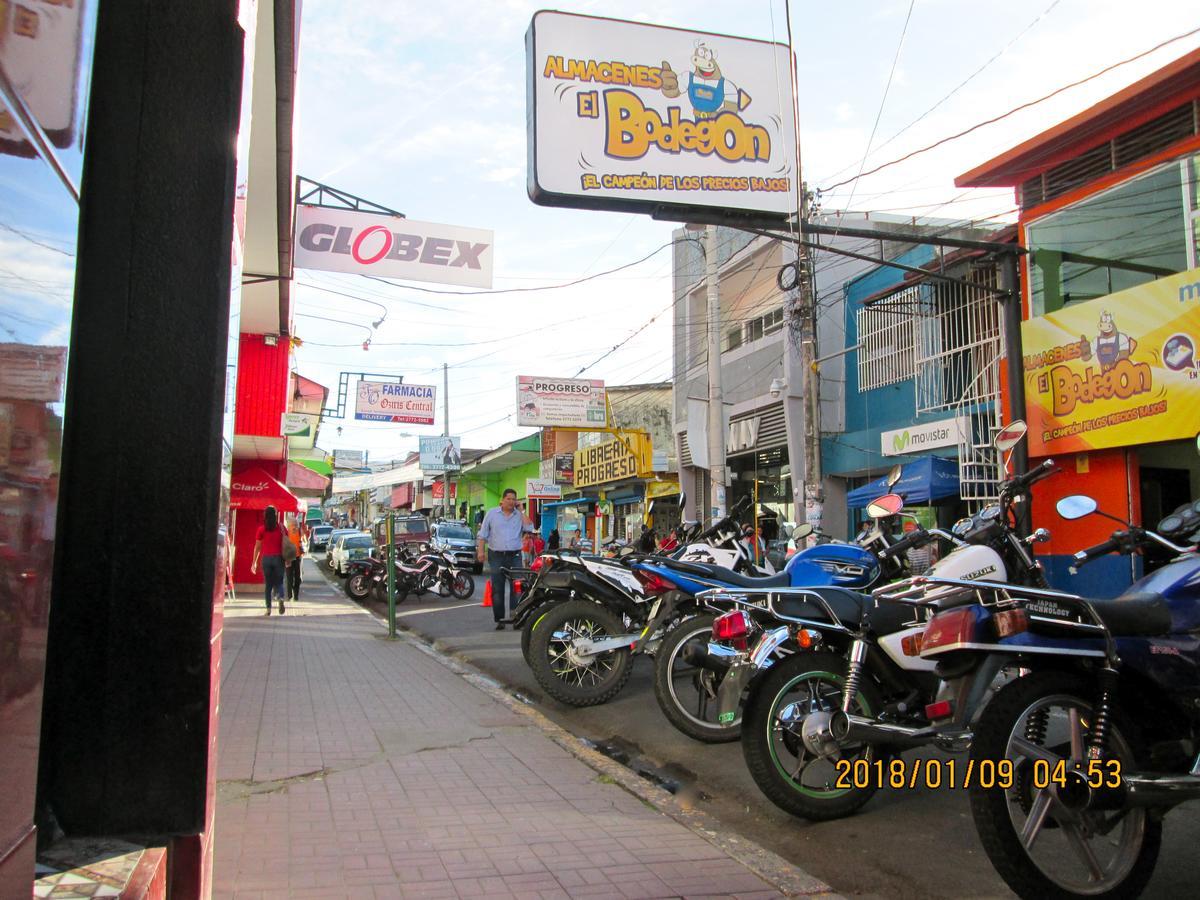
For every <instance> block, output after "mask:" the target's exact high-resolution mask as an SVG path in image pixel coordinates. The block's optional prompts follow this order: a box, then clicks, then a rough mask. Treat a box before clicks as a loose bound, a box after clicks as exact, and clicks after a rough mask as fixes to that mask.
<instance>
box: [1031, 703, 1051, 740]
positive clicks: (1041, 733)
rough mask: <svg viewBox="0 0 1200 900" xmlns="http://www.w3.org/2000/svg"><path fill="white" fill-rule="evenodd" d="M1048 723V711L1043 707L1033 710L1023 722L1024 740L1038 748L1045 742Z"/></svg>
mask: <svg viewBox="0 0 1200 900" xmlns="http://www.w3.org/2000/svg"><path fill="white" fill-rule="evenodd" d="M1049 721H1050V710H1048V709H1046V708H1045V707H1043V708H1042V709H1038V710H1034V711H1033V712H1031V713H1030V714H1029V718H1028V719H1026V720H1025V740H1027V741H1029V743H1031V744H1037V745H1038V746H1039V747H1040V746H1042V744H1044V743H1045V741H1046V725H1047V724H1048V723H1049Z"/></svg>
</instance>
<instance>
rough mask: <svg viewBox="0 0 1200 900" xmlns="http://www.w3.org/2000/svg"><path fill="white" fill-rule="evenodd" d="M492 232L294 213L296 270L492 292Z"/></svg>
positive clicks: (324, 211)
mask: <svg viewBox="0 0 1200 900" xmlns="http://www.w3.org/2000/svg"><path fill="white" fill-rule="evenodd" d="M494 242H495V238H494V237H493V234H492V232H491V231H486V230H484V229H481V228H462V227H459V226H458V225H436V224H434V223H432V222H417V221H414V220H413V219H404V218H401V217H400V216H388V215H381V214H378V213H368V212H359V211H358V210H354V209H328V208H326V207H323V206H307V205H304V204H300V205H298V206H297V207H296V242H295V254H296V268H297V269H323V270H324V271H327V272H349V273H351V274H354V275H378V276H381V277H387V278H403V279H405V280H406V281H432V282H436V283H437V284H458V285H463V286H464V287H481V288H490V287H491V286H492V246H493V244H494Z"/></svg>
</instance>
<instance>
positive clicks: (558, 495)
mask: <svg viewBox="0 0 1200 900" xmlns="http://www.w3.org/2000/svg"><path fill="white" fill-rule="evenodd" d="M525 499H527V500H561V499H562V485H560V484H559V483H558V482H556V481H554V480H553V479H550V480H545V479H541V478H526V479H525Z"/></svg>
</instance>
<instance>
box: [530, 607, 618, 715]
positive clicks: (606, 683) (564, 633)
mask: <svg viewBox="0 0 1200 900" xmlns="http://www.w3.org/2000/svg"><path fill="white" fill-rule="evenodd" d="M535 626H536V627H533V628H532V631H533V634H532V635H531V639H530V643H529V666H530V668H531V669H532V670H533V675H534V677H535V678H536V679H537V681H538V684H540V685H541V686H542V689H543V690H545V692H546V693H547V694H549V695H550V696H551V697H553V698H554V699H555V700H558V701H559V702H560V703H566V704H567V705H568V706H596V705H598V704H600V703H607V702H608V701H609V700H611V699H612V698H613V697H615V696H617V694H619V693H620V692H621V688H623V687H624V686H625V682H626V681H628V680H629V675H630V673H631V672H632V671H633V657H632V656H631V655H630V652H629V648H628V647H621V648H620V649H617V650H608V651H606V652H604V653H597V654H593V655H590V656H589V655H584V654H581V653H580V652H579V651H578V649H577V644H578V642H579V641H581V640H602V639H603V638H607V637H614V636H616V635H619V634H624V633H625V623H624V622H623V621H622V620H621V617H620V616H618V615H616V614H615V613H612V612H610V611H609V610H607V609H605V608H604V607H603V606H601V605H600V604H599V603H593V602H592V601H590V600H571V601H569V602H567V603H562V604H559V605H557V606H555V607H554V608H553V609H552V610H550V611H549V612H547V613H546V615H545V616H543V617H542V618H541V620H540V621H539V622H536V623H535Z"/></svg>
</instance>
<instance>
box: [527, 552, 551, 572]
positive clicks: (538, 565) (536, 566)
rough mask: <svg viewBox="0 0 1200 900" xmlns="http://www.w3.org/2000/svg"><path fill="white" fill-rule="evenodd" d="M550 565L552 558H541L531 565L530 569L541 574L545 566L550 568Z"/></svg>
mask: <svg viewBox="0 0 1200 900" xmlns="http://www.w3.org/2000/svg"><path fill="white" fill-rule="evenodd" d="M549 565H550V557H548V556H539V557H538V558H537V559H535V560H534V561H533V562H532V563H531V564H530V566H529V568H530V569H532V570H533V571H534V572H540V571H542V568H543V567H544V566H549Z"/></svg>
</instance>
